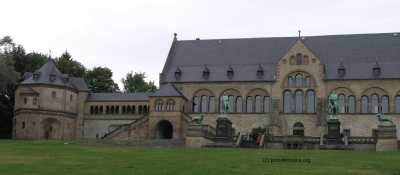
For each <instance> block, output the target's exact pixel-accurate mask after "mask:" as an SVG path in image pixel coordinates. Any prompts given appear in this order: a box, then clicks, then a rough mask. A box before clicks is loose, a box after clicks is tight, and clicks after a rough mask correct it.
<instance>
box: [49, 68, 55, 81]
mask: <svg viewBox="0 0 400 175" xmlns="http://www.w3.org/2000/svg"><path fill="white" fill-rule="evenodd" d="M50 80H51V81H54V80H56V73H55V70H54V69H53V72H51V74H50Z"/></svg>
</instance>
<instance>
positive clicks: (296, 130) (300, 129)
mask: <svg viewBox="0 0 400 175" xmlns="http://www.w3.org/2000/svg"><path fill="white" fill-rule="evenodd" d="M293 135H301V136H304V125H303V123H301V122H296V123H295V124H294V125H293Z"/></svg>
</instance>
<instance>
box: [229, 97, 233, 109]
mask: <svg viewBox="0 0 400 175" xmlns="http://www.w3.org/2000/svg"><path fill="white" fill-rule="evenodd" d="M228 100H229V109H228V112H233V96H232V95H230V96H229V97H228Z"/></svg>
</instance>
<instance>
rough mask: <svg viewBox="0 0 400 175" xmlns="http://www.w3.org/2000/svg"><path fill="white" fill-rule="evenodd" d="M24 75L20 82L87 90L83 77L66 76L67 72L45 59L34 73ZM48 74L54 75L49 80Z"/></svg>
mask: <svg viewBox="0 0 400 175" xmlns="http://www.w3.org/2000/svg"><path fill="white" fill-rule="evenodd" d="M35 74H37V78H34V76H35ZM25 75H26V77H27V78H26V79H25V80H24V81H23V82H21V83H20V84H45V85H55V86H67V87H69V88H72V89H76V90H79V91H89V88H88V87H87V84H86V83H85V81H84V80H83V78H72V77H68V75H67V74H62V73H61V72H60V71H59V70H58V69H57V67H56V66H55V65H54V64H53V62H51V61H47V63H46V64H44V65H43V66H42V67H41V68H40V69H39V70H37V71H35V72H34V73H26V74H25ZM50 75H55V79H54V80H51V79H50ZM67 79H68V80H67Z"/></svg>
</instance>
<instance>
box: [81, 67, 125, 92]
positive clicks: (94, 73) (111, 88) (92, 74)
mask: <svg viewBox="0 0 400 175" xmlns="http://www.w3.org/2000/svg"><path fill="white" fill-rule="evenodd" d="M112 75H113V73H112V71H111V70H110V69H109V68H106V67H104V68H102V67H95V68H93V69H92V70H88V71H87V72H86V75H85V81H86V83H88V86H89V89H90V90H91V91H92V92H95V93H104V92H118V91H119V87H118V84H116V83H114V80H113V79H112Z"/></svg>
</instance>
